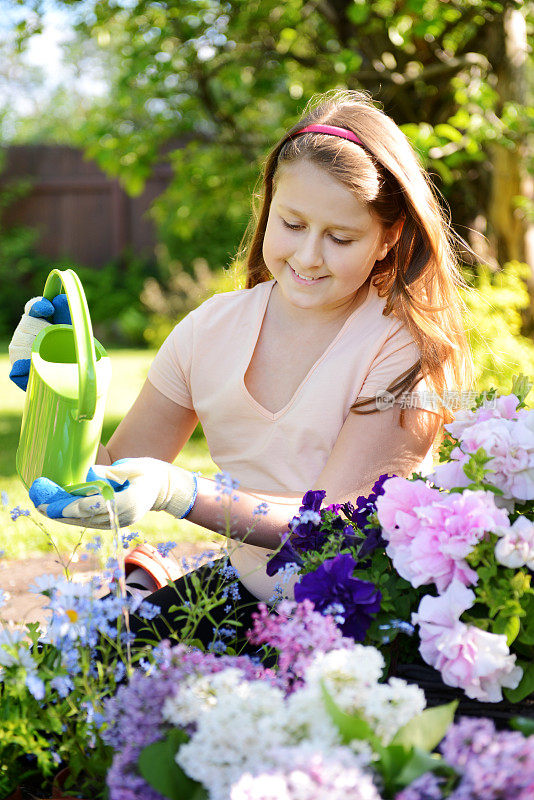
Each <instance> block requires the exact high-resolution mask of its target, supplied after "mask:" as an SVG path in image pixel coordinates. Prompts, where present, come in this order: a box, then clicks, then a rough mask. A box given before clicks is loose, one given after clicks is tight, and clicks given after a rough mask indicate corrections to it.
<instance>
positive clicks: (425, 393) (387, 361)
mask: <svg viewBox="0 0 534 800" xmlns="http://www.w3.org/2000/svg"><path fill="white" fill-rule="evenodd" d="M419 359H420V351H419V348H418V347H417V345H416V344H415V342H414V340H413V339H412V337H411V335H410V333H409V331H408V330H407V329H406V328H405V327H404V326H402V325H401V326H397V328H396V329H395V330H394V331H392V332H391V333H390V335H389V336H388V338H387V339H386V341H385V343H384V345H383V347H382V348H381V350H380V352H379V353H378V354H377V356H376V358H375V359H374V361H373V363H372V364H371V366H370V368H369V371H368V373H367V376H366V378H365V380H364V382H363V384H362V388H361V390H360V394H359V397H360V398H374V397H376V398H379V400H378V402H379V403H380V404H381V407H382V408H386V407H387V406H388V405H391V404H393V402H396V403H398V404H400V405H401V406H402V407H404V408H421V409H424V410H425V411H433V412H434V413H439V404H437V403H436V397H435V393H434V392H432V391H431V390H430V388H429V385H428V383H427V381H426V380H425V379H424V378H422V379H421V380H419V382H418V383H417V384H416V385H415V386H414V387H413V389H410V391H407V392H401V394H400V395H399V397H398V398H397V400H396V401H394V400H393V397H392V396H391V395H388V387H389V386H391V384H393V383H395V382H396V381H397V379H398V378H400V376H401V375H402V374H403V373H404V372H407V371H408V370H409V369H411V368H412V367H414V366H415V364H417V362H418V361H419ZM388 400H389V401H390V402H388Z"/></svg>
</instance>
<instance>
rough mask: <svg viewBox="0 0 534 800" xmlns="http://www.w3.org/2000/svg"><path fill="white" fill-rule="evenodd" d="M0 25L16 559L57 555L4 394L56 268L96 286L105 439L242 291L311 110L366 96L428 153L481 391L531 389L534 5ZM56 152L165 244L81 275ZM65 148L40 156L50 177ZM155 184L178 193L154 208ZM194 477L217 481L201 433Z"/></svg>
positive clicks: (5, 336)
mask: <svg viewBox="0 0 534 800" xmlns="http://www.w3.org/2000/svg"><path fill="white" fill-rule="evenodd" d="M1 7H2V22H1V23H0V39H1V44H2V52H3V58H2V63H1V65H0V89H1V91H0V141H1V143H2V153H1V161H0V166H2V168H3V174H2V173H0V187H1V188H0V213H1V215H2V224H1V229H0V282H1V285H2V293H1V295H0V341H1V347H2V351H1V352H2V356H1V358H0V368H1V374H2V377H1V378H0V380H1V381H2V390H1V397H2V401H1V412H0V413H1V416H0V437H1V440H0V476H1V477H0V480H1V482H2V487H1V488H2V489H3V491H4V492H5V494H4V495H3V497H4V500H5V501H6V502H5V503H4V505H3V506H2V510H1V511H0V513H2V514H3V516H4V517H5V520H4V522H5V524H3V526H2V547H3V548H4V549H5V551H6V554H7V555H9V556H13V557H20V556H22V555H24V554H27V553H29V552H32V551H39V550H41V549H42V548H46V547H47V544H46V541H43V540H42V537H41V536H40V534H39V531H38V530H36V529H35V528H34V527H33V526H32V523H31V522H30V521H29V520H27V519H25V518H23V517H22V518H19V519H18V520H17V521H16V522H12V521H11V519H10V516H9V509H10V508H12V507H13V506H16V505H21V507H23V508H25V507H27V500H26V497H25V493H24V491H23V489H22V488H21V486H20V484H19V482H18V479H17V477H16V473H15V461H14V455H15V449H16V446H17V439H18V430H19V425H20V415H21V408H22V402H23V397H22V393H21V392H20V391H19V390H17V389H16V387H14V386H12V385H10V383H9V381H8V379H7V374H8V361H7V344H8V341H9V338H10V335H11V332H12V330H13V329H14V327H15V326H16V324H17V321H18V318H19V316H20V313H21V311H22V308H23V305H24V303H25V301H26V300H27V299H28V298H29V297H31V296H33V295H35V294H38V293H39V292H40V290H41V288H42V285H43V282H44V278H45V277H46V275H47V273H48V271H49V269H50V267H51V266H58V265H59V266H70V267H73V268H75V269H76V270H77V271H78V273H79V274H80V276H81V278H82V281H83V283H84V286H85V289H86V293H87V296H88V300H89V306H90V309H91V314H92V318H93V323H94V327H95V330H96V333H97V336H98V337H99V338H100V340H101V341H102V342H103V344H104V345H105V346H106V348H108V349H109V351H110V353H111V356H112V363H113V370H114V378H113V384H112V388H111V391H110V394H109V399H108V406H107V414H106V424H105V429H104V439H106V438H108V437H109V435H110V434H111V432H112V430H113V429H114V427H115V426H116V424H117V423H118V422H119V420H120V419H121V417H122V416H123V415H124V413H125V412H126V410H127V409H128V407H129V406H130V405H131V403H132V401H133V399H134V398H135V396H136V394H137V392H138V390H139V388H140V386H141V384H142V381H143V380H144V376H145V374H146V371H147V368H148V365H149V363H150V359H151V357H152V355H153V352H154V348H157V347H158V346H159V345H160V344H161V342H162V340H163V338H164V337H165V335H166V334H167V333H168V332H169V330H170V329H171V328H172V326H173V325H174V324H175V323H176V321H178V320H179V319H180V318H181V317H183V316H184V315H185V314H186V313H187V312H188V311H189V310H191V308H193V307H195V305H197V304H198V303H200V302H201V301H202V300H203V299H205V298H207V297H209V296H210V294H212V293H213V292H214V291H223V290H225V289H228V288H233V287H234V286H239V285H240V283H239V280H240V276H239V266H240V260H239V245H240V241H241V239H242V236H243V234H244V232H245V229H246V226H247V223H248V220H249V214H250V196H251V192H252V190H253V188H254V185H255V183H256V180H257V177H258V174H259V170H260V167H261V163H262V158H263V157H264V155H265V153H266V151H267V149H268V148H269V146H270V145H271V144H272V142H273V141H274V140H276V138H277V137H278V136H280V134H281V133H282V131H283V130H284V129H285V127H286V126H287V125H288V124H289V123H291V122H292V121H293V120H294V119H295V116H296V115H297V114H298V113H299V112H300V111H301V110H302V109H303V107H304V105H305V104H306V102H307V101H308V100H309V99H310V97H312V96H313V94H314V93H315V92H320V91H325V90H328V89H331V88H339V87H341V88H342V87H347V88H356V89H363V90H366V91H369V92H371V93H372V94H373V96H374V97H375V98H376V99H377V100H378V101H379V102H380V103H381V104H382V105H383V107H384V110H385V111H386V112H387V113H389V114H390V115H391V116H392V117H393V118H394V119H395V121H396V122H397V123H399V124H400V125H401V126H402V128H403V130H404V131H405V133H406V135H407V136H408V137H409V138H410V139H411V141H412V142H413V143H414V145H415V147H416V148H417V150H418V152H419V153H420V156H421V159H422V160H423V162H424V164H425V166H426V167H427V168H428V169H429V171H430V172H431V174H432V176H433V178H434V181H435V183H436V185H437V187H438V190H439V192H440V193H441V194H442V196H443V199H444V202H446V203H447V204H448V207H449V209H450V214H451V220H452V224H453V226H454V228H455V229H456V231H457V232H458V233H459V234H460V235H461V236H462V237H463V238H464V239H465V241H466V242H467V243H468V244H469V246H470V247H471V248H472V250H474V253H475V254H476V255H473V253H472V252H469V251H468V249H467V248H466V249H465V250H464V252H463V260H464V267H465V278H466V280H467V282H468V284H469V285H470V286H471V287H473V289H475V290H476V293H470V292H469V291H466V293H465V297H466V303H467V309H468V312H467V314H466V322H467V325H468V327H469V329H470V330H471V333H472V341H473V347H474V352H475V357H476V363H477V373H478V377H477V388H481V389H482V388H489V387H490V386H491V385H495V386H499V387H501V388H502V389H503V390H508V389H509V386H510V381H511V377H512V375H513V374H516V373H518V372H523V373H526V374H530V375H533V374H534V346H533V343H532V336H531V334H532V330H533V315H532V308H533V300H532V277H531V269H532V263H531V264H530V266H529V265H528V262H529V261H531V260H532V249H533V244H532V242H533V232H532V219H533V210H532V195H531V185H532V150H531V148H530V146H529V133H530V134H532V130H533V127H534V112H533V110H532V96H531V92H532V88H531V83H532V82H531V81H530V82H529V77H530V78H531V77H532V58H531V52H532V48H531V46H530V44H529V42H530V34H531V32H532V19H531V12H532V6H531V4H521V3H513V2H504V3H496V2H484V0H477V2H471V0H470V1H469V2H467V0H466V1H465V2H464V1H463V0H456V1H455V2H437V0H425V1H423V0H405V1H404V2H393V0H377V1H376V2H369V3H360V2H343V3H330V2H324V3H319V4H316V3H311V2H304V0H288V2H284V3H281V2H276V0H262V2H256V1H255V0H249V1H248V2H241V0H238V1H235V2H234V1H233V0H232V2H226V3H220V2H218V0H184V1H183V2H180V3H179V4H176V3H168V2H163V3H150V2H149V3H147V2H128V3H121V2H118V3H112V2H107V0H104V1H100V2H98V3H97V2H91V0H79V2H77V3H71V2H68V1H67V0H64V2H62V0H57V2H53V0H49V1H48V2H45V3H37V2H32V0H29V1H28V2H15V1H14V0H12V1H10V0H3V2H2V3H1ZM43 146H45V148H52V149H54V148H55V149H56V150H57V149H58V148H63V150H62V151H61V152H65V148H66V152H71V149H72V152H74V151H75V152H76V153H81V154H83V157H84V159H86V161H85V162H83V163H90V164H92V165H94V168H95V169H97V170H99V171H102V172H99V174H102V176H103V180H106V181H108V182H110V185H111V182H114V181H115V180H118V182H119V183H118V184H115V183H113V186H114V187H115V186H119V187H120V188H119V189H118V191H120V192H121V197H122V198H123V202H131V203H134V202H135V201H136V198H141V199H143V198H145V199H144V200H143V203H144V206H143V208H144V207H145V206H146V210H144V211H143V216H142V220H143V224H146V225H148V226H150V236H151V237H152V238H151V240H150V242H149V243H148V244H146V243H145V245H144V246H143V247H138V248H137V247H136V246H135V235H134V233H135V231H133V232H132V230H130V231H129V232H128V230H127V229H125V230H123V233H122V238H120V237H119V241H118V244H117V241H115V244H114V247H115V250H113V248H112V247H111V245H110V249H109V252H112V253H113V255H112V257H110V258H109V259H108V260H105V261H103V260H102V257H101V255H100V256H98V257H96V256H94V257H93V258H90V257H86V258H85V259H84V258H83V257H80V254H79V253H80V246H79V242H78V243H77V241H76V240H75V238H74V239H72V240H71V241H70V242H69V241H68V237H65V235H64V233H63V234H62V235H61V236H60V235H59V230H60V227H61V225H63V226H65V219H64V218H61V214H62V213H63V212H62V211H61V207H63V208H64V206H65V204H67V205H70V207H71V209H72V216H74V217H76V218H77V223H76V224H77V225H78V226H81V228H82V229H84V230H86V231H89V237H92V238H95V239H96V238H97V237H99V236H106V235H107V234H106V233H105V230H104V228H102V227H101V226H102V221H101V220H99V219H98V218H97V215H96V214H95V215H94V216H92V215H88V216H85V212H84V209H85V208H86V206H83V205H81V203H82V200H81V197H82V194H83V191H85V192H86V194H87V188H86V189H85V190H83V189H82V190H80V191H79V193H78V194H76V192H77V191H78V190H77V189H76V188H74V189H73V188H72V187H71V189H68V187H67V189H65V187H63V189H62V191H64V192H66V193H64V194H61V195H60V194H58V192H59V189H58V188H57V186H56V187H55V188H53V189H50V185H49V184H50V182H52V183H53V182H54V178H56V183H59V177H58V176H54V175H51V176H48V178H47V180H48V184H47V186H48V189H47V188H46V187H45V188H44V189H43V185H41V184H42V176H39V175H36V174H35V172H34V173H32V165H34V164H35V158H36V157H35V153H36V152H37V151H39V148H42V147H43ZM21 148H22V150H21ZM52 149H45V150H44V151H41V152H44V153H45V158H46V154H47V153H48V154H50V153H52ZM56 150H54V152H56ZM21 153H22V155H21ZM17 154H18V155H17ZM32 154H33V155H32ZM21 161H22V163H23V165H26V166H25V168H23V169H21V167H20V163H21ZM15 162H16V164H18V166H16V168H15V167H14V166H13V164H14V163H15ZM92 168H93V167H91V169H92ZM158 170H159V173H158ZM156 174H160V175H164V176H165V177H164V180H163V182H162V183H161V185H159V184H158V185H159V188H160V191H159V194H157V195H156V196H154V197H153V198H152V197H151V198H149V200H150V202H149V201H148V200H147V199H146V190H147V185H148V183H149V182H150V180H151V179H152V178H153V177H154V175H156ZM78 178H79V176H78ZM78 178H76V180H78ZM39 181H41V183H39ZM147 182H148V183H147ZM47 191H48V192H49V194H46V192H47ZM69 191H70V192H71V193H70V194H69ZM114 191H115V189H114ZM54 192H55V194H54ZM43 193H44V195H45V197H46V199H45V201H44V203H45V207H46V220H45V219H44V217H43V215H42V212H39V214H38V215H37V218H35V217H34V218H32V213H31V209H32V208H37V206H35V205H33V206H32V205H31V203H32V202H35V198H36V197H37V196H39V195H40V196H41V198H42V196H43ZM144 193H145V194H144ZM124 198H127V201H126V200H124ZM41 202H42V201H41ZM76 203H79V204H80V205H79V211H77V208H78V206H77V205H76ZM39 208H41V207H39ZM115 222H117V221H115ZM133 224H134V227H135V224H136V223H135V222H134V223H133ZM117 225H119V226H120V219H119V220H118V222H117ZM131 225H132V220H131V219H130V227H131ZM126 228H127V226H126ZM106 230H107V229H106ZM102 231H104V232H102ZM56 232H57V235H55V233H56ZM117 248H120V249H117ZM104 251H105V248H104ZM179 463H183V464H184V465H185V466H186V467H188V468H194V469H199V470H202V471H205V472H206V474H213V471H214V469H215V467H214V465H213V464H212V463H211V462H210V459H209V455H208V453H207V449H206V446H205V442H204V440H203V437H202V434H201V432H200V431H197V432H196V433H195V435H194V436H193V438H192V440H191V442H190V443H189V445H188V446H187V448H186V450H185V451H184V452H183V454H182V455H181V456H180V460H179ZM6 496H7V499H6ZM161 526H163V529H162V528H161ZM165 526H168V527H172V528H173V535H174V529H175V527H176V523H175V522H174V521H172V520H169V521H167V520H165V521H163V520H161V519H160V518H159V517H158V518H157V523H156V520H154V521H153V520H152V519H151V518H150V519H149V521H147V523H146V525H145V524H144V525H143V527H146V531H144V532H145V533H146V534H147V535H149V536H153V537H156V538H157V536H158V535H160V534H161V535H163V536H164V537H165V536H166V535H167V533H168V531H166V530H165V529H164V528H165ZM182 527H183V528H184V530H185V534H184V535H187V536H197V535H200V532H199V531H198V529H196V530H194V529H193V528H192V527H191V526H188V525H185V526H182ZM56 533H57V536H58V538H59V541H60V542H62V543H64V545H65V547H67V546H68V545H69V544H70V543H71V541H72V535H71V534H70V533H69V532H65V531H64V530H63V529H62V526H58V530H57V532H56ZM179 535H182V528H180V531H179Z"/></svg>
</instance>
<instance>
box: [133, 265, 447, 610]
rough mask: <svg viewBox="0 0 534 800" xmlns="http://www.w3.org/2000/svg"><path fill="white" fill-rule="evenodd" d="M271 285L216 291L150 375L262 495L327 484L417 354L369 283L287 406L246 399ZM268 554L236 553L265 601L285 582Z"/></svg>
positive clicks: (221, 461) (219, 457)
mask: <svg viewBox="0 0 534 800" xmlns="http://www.w3.org/2000/svg"><path fill="white" fill-rule="evenodd" d="M274 284H275V281H274V280H271V281H267V282H264V283H260V284H258V285H257V286H255V287H254V288H253V289H242V290H239V291H234V292H227V293H225V294H217V295H214V296H213V297H211V298H210V299H209V300H207V301H206V302H204V303H203V304H202V305H201V306H199V307H198V308H197V309H195V310H194V311H192V312H191V313H190V314H188V315H187V317H185V318H184V319H183V320H182V321H181V322H180V323H179V324H178V325H177V326H176V327H175V328H174V330H173V331H172V332H171V333H170V335H169V336H168V337H167V339H166V340H165V342H164V343H163V345H162V347H161V349H160V350H159V352H158V354H157V355H156V357H155V359H154V361H153V363H152V365H151V367H150V370H149V373H148V379H149V381H150V383H151V384H152V385H153V386H154V387H155V388H156V389H158V390H159V391H160V392H161V393H162V394H164V395H165V396H166V397H168V398H170V399H171V400H173V401H174V402H175V403H178V404H179V405H181V406H184V407H185V408H190V409H194V411H195V412H196V414H197V416H198V418H199V420H200V423H201V425H202V428H203V430H204V434H205V436H206V440H207V443H208V447H209V450H210V454H211V457H212V459H213V461H214V462H215V464H217V466H218V467H219V468H220V469H221V471H224V472H227V473H229V474H230V475H231V477H232V478H234V479H236V480H238V481H239V483H240V485H242V486H245V487H248V488H250V489H255V490H257V491H260V492H261V491H263V492H273V493H275V492H277V491H281V492H299V493H302V494H304V492H306V491H307V490H308V489H320V488H321V487H320V486H316V485H315V481H316V480H317V478H318V476H319V475H320V473H321V472H322V470H323V468H324V466H325V464H326V462H327V460H328V457H329V456H330V453H331V452H332V449H333V447H334V444H335V442H336V440H337V438H338V435H339V433H340V431H341V428H342V426H343V423H344V421H345V419H346V418H347V415H348V414H349V411H350V407H351V406H352V404H353V403H354V401H355V400H356V399H357V398H358V397H374V396H375V394H376V393H377V392H378V391H381V390H385V389H387V387H388V386H389V385H390V384H391V383H392V382H393V381H394V380H395V378H397V377H398V376H399V375H401V374H402V373H403V372H404V371H405V370H407V369H408V368H409V367H411V366H413V365H414V364H415V362H416V361H417V360H418V358H419V351H418V349H417V346H416V345H415V343H414V342H413V340H412V338H411V335H410V333H409V332H408V330H407V329H406V328H405V327H404V326H403V325H402V324H401V323H400V321H399V320H398V319H396V318H395V317H391V316H389V317H385V316H384V315H383V313H382V312H383V309H384V305H385V301H384V300H383V299H382V298H380V297H379V296H378V294H377V292H376V289H374V287H371V288H370V289H369V293H368V295H367V298H366V299H365V301H364V302H363V304H362V305H361V306H360V307H359V308H357V309H356V310H355V311H354V312H353V313H352V314H351V315H350V317H349V318H348V319H347V320H346V321H345V323H344V325H343V327H342V328H341V330H340V331H339V332H338V334H337V335H336V336H335V338H334V339H333V340H332V341H331V342H330V344H329V345H328V347H327V348H326V350H325V351H324V353H323V354H322V356H321V357H320V358H319V359H318V360H317V361H316V362H315V364H314V365H313V366H312V368H311V369H310V371H309V372H308V374H307V376H306V377H305V378H304V380H303V381H302V383H301V384H300V386H299V387H298V388H297V390H296V392H295V394H294V395H293V397H292V398H291V400H290V401H289V402H288V403H287V405H286V406H285V407H284V408H282V409H281V410H280V411H277V412H276V413H272V412H271V411H268V410H267V409H265V408H264V407H263V406H261V405H260V404H259V403H258V402H257V401H256V400H255V399H254V398H253V397H252V396H251V395H250V393H249V392H248V390H247V388H246V386H245V380H244V376H245V373H246V371H247V368H248V366H249V363H250V360H251V358H252V354H253V352H254V348H255V346H256V342H257V340H258V336H259V333H260V329H261V325H262V322H263V317H264V314H265V310H266V308H267V304H268V301H269V297H270V294H271V291H272V288H273V286H274ZM418 388H419V389H420V388H421V387H418ZM428 458H431V455H430V453H429V455H428V456H427V458H425V463H424V464H423V465H422V466H423V468H424V467H426V466H428V464H427V463H426V462H427V461H428ZM288 502H289V501H288ZM269 552H270V551H269V550H267V549H265V548H262V547H254V546H252V545H249V544H240V545H239V546H237V547H235V548H234V550H233V552H232V553H231V556H230V557H231V561H232V564H233V565H234V567H235V568H236V569H237V570H238V571H239V573H240V578H241V581H242V582H243V583H244V584H245V586H246V587H247V588H248V589H249V591H251V592H252V593H253V594H255V595H256V596H257V597H259V598H260V599H262V600H264V601H268V600H269V599H270V598H271V597H272V595H273V593H274V589H275V586H276V584H277V582H279V581H278V579H277V578H276V576H275V577H274V578H269V577H268V576H267V575H266V573H265V564H266V561H267V558H268V555H269Z"/></svg>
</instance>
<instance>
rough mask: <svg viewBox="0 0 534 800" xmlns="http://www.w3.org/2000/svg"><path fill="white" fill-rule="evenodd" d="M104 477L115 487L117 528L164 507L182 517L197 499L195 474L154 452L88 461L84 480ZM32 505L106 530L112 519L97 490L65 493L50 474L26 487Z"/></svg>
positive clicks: (48, 514) (54, 515) (54, 516)
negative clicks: (96, 462)
mask: <svg viewBox="0 0 534 800" xmlns="http://www.w3.org/2000/svg"><path fill="white" fill-rule="evenodd" d="M98 479H104V480H106V481H108V483H110V484H111V486H112V487H113V489H114V491H115V504H116V511H117V517H118V521H119V527H120V528H126V527H127V526H129V525H134V524H135V523H136V522H138V521H139V520H140V519H141V518H142V517H144V515H145V514H146V513H147V511H167V512H168V513H169V514H172V516H173V517H177V518H178V519H183V518H184V517H186V516H187V515H188V514H189V512H190V511H191V509H192V508H193V505H194V503H195V500H196V496H197V478H196V475H194V474H193V473H192V472H189V471H188V470H185V469H182V468H181V467H175V466H173V465H172V464H168V463H167V462H166V461H159V460H158V459H156V458H124V459H121V460H120V461H116V462H115V463H114V464H112V465H111V466H109V467H105V466H102V465H100V464H99V465H97V466H94V467H91V469H90V470H89V472H88V474H87V480H88V481H93V480H98ZM30 499H31V501H32V502H33V504H34V506H35V508H36V509H37V510H38V511H40V512H41V513H42V514H44V515H45V516H46V517H48V518H49V519H56V520H58V521H60V522H65V523H67V524H68V525H77V526H79V527H82V528H99V529H101V530H109V529H110V528H111V527H112V525H111V522H110V518H109V513H108V509H107V506H106V502H105V500H104V499H103V498H102V496H101V495H98V494H94V495H90V496H89V497H79V496H76V495H72V494H69V493H68V492H66V491H65V490H64V489H62V488H61V487H60V486H58V485H57V483H53V481H51V480H49V479H48V478H37V480H35V481H34V482H33V483H32V485H31V487H30Z"/></svg>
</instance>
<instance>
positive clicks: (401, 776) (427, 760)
mask: <svg viewBox="0 0 534 800" xmlns="http://www.w3.org/2000/svg"><path fill="white" fill-rule="evenodd" d="M442 764H443V761H442V760H441V758H439V757H437V758H436V757H434V756H431V755H430V753H428V752H427V751H426V750H420V749H419V748H418V747H414V748H413V750H412V752H411V756H410V758H409V760H408V761H407V762H406V764H405V765H404V767H403V768H402V770H401V771H400V772H399V773H398V775H397V776H396V778H395V783H396V785H397V786H398V787H401V788H402V787H404V786H408V784H409V783H412V781H414V780H415V779H416V778H419V777H420V776H421V775H424V774H425V772H432V771H433V770H435V769H437V768H438V767H440V766H442Z"/></svg>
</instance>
